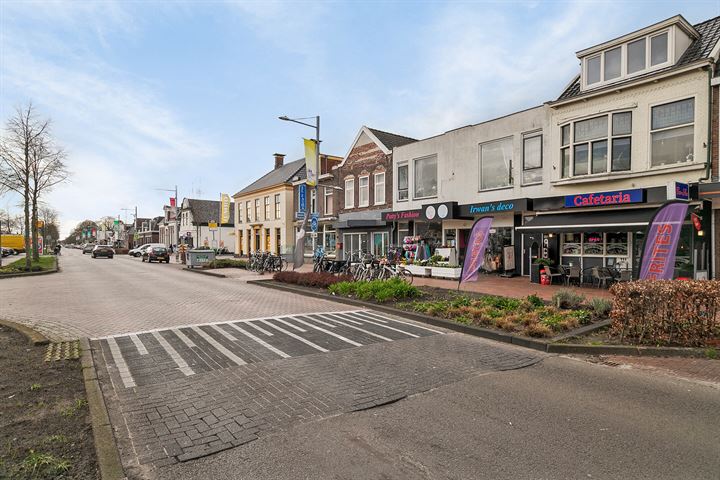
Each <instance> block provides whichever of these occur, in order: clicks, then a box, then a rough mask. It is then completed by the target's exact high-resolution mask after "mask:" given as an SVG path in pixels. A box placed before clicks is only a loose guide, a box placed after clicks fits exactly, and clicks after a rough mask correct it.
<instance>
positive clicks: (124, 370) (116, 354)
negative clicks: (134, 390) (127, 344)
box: [107, 338, 135, 388]
mask: <svg viewBox="0 0 720 480" xmlns="http://www.w3.org/2000/svg"><path fill="white" fill-rule="evenodd" d="M107 342H108V345H109V346H110V353H111V354H112V357H113V360H114V361H115V366H116V367H117V369H118V372H119V373H120V379H121V380H122V382H123V385H125V388H130V387H134V386H135V380H133V377H132V374H131V373H130V369H128V366H127V363H125V359H124V358H123V356H122V353H121V352H120V347H118V344H117V342H116V341H115V339H114V338H108V340H107Z"/></svg>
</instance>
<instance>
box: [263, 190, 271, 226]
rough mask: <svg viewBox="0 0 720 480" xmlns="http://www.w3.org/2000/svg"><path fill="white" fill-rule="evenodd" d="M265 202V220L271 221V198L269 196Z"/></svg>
mask: <svg viewBox="0 0 720 480" xmlns="http://www.w3.org/2000/svg"><path fill="white" fill-rule="evenodd" d="M264 201H265V220H270V196H269V195H268V196H267V197H265V199H264Z"/></svg>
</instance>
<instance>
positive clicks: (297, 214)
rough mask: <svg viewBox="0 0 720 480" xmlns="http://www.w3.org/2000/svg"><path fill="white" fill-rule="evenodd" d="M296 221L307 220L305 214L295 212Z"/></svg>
mask: <svg viewBox="0 0 720 480" xmlns="http://www.w3.org/2000/svg"><path fill="white" fill-rule="evenodd" d="M295 220H305V212H295Z"/></svg>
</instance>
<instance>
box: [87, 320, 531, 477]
mask: <svg viewBox="0 0 720 480" xmlns="http://www.w3.org/2000/svg"><path fill="white" fill-rule="evenodd" d="M333 318H344V321H342V323H345V324H346V325H352V326H356V327H358V328H361V329H363V330H366V331H367V332H370V333H373V334H376V335H378V336H382V337H384V338H382V339H381V338H378V337H376V336H373V335H369V334H368V333H365V332H362V331H360V330H353V329H350V328H347V326H345V325H342V324H341V323H335V325H336V327H335V328H331V327H328V326H323V325H322V324H321V323H319V322H320V321H322V322H324V323H327V324H328V325H330V324H332V319H333ZM350 319H352V320H354V322H356V323H351V322H349V320H350ZM280 320H282V321H284V322H286V323H282V322H281V321H280ZM300 320H303V321H304V322H306V323H307V324H311V325H316V326H318V327H322V328H323V329H324V330H326V331H325V332H323V331H320V330H318V329H316V328H311V327H308V326H307V325H306V324H304V323H301V322H300ZM382 321H384V322H387V323H383V322H382ZM400 322H402V323H400ZM232 325H235V326H240V327H241V328H242V329H243V330H245V331H247V332H250V331H251V329H253V328H254V327H253V325H254V326H255V327H259V328H262V329H263V330H265V331H266V332H268V333H272V336H268V335H267V334H266V333H263V332H262V331H261V330H258V329H255V330H254V332H253V335H254V336H257V338H258V339H262V340H263V341H265V342H267V344H268V345H269V346H272V347H274V348H276V349H278V350H280V351H282V352H284V353H286V354H287V355H288V357H283V356H281V355H279V354H277V352H273V351H272V350H271V349H269V348H267V347H266V346H264V345H262V344H260V343H258V342H255V341H253V340H252V338H249V337H248V338H243V333H242V332H239V331H237V330H234V329H233V328H232ZM276 326H277V327H279V328H282V329H283V330H285V331H286V332H292V333H293V334H294V335H297V337H298V338H294V337H292V336H290V335H287V334H285V333H282V332H281V331H279V330H277V329H275V328H274V327H276ZM292 326H294V327H298V328H302V329H303V330H304V331H303V332H301V331H300V330H297V329H295V328H292ZM383 327H391V328H393V329H395V330H392V329H389V328H383ZM198 328H200V329H201V330H203V331H204V332H205V334H206V335H208V336H209V337H211V338H213V339H214V340H215V342H217V343H218V344H220V345H222V346H224V347H225V349H227V350H228V352H229V353H232V354H234V355H235V356H236V357H238V358H240V359H242V360H243V361H244V362H245V363H244V364H242V365H238V364H237V363H235V362H234V361H233V360H232V359H231V358H229V357H228V356H227V354H226V353H223V352H222V351H221V350H219V349H218V348H217V346H215V345H212V344H211V343H205V342H204V339H203V337H202V336H201V335H198V334H197V332H196V331H194V330H193V329H192V328H189V327H183V328H179V329H177V330H164V331H159V332H149V333H141V334H138V335H137V339H138V340H139V342H141V345H142V346H143V348H144V349H145V350H146V351H147V353H146V354H143V353H142V352H141V349H140V348H138V347H139V344H138V343H136V342H135V341H134V339H133V337H132V336H122V337H111V338H105V339H99V340H94V341H93V342H92V345H93V350H94V352H93V354H94V357H95V360H96V363H97V364H98V375H99V379H100V383H101V386H102V389H103V393H104V395H105V397H106V403H107V404H108V406H109V410H110V416H111V421H112V424H113V426H114V428H115V431H116V437H117V438H118V443H119V446H120V449H121V456H122V459H123V464H124V466H125V468H126V471H127V473H128V475H129V477H130V478H153V477H154V476H155V475H156V474H157V469H158V468H162V467H163V466H167V465H170V464H176V463H178V462H184V461H188V460H193V459H196V458H199V457H203V456H206V455H210V454H213V453H216V452H219V451H222V450H226V449H229V448H232V447H235V446H239V445H242V444H245V443H247V442H250V441H253V440H255V439H257V438H259V437H261V436H265V435H268V434H270V433H275V432H278V431H283V430H285V429H287V428H289V427H291V426H293V425H296V424H299V423H304V422H310V421H315V420H319V419H322V418H326V417H329V416H333V415H338V414H342V413H349V412H354V411H360V410H366V409H368V408H373V407H376V406H379V405H384V404H388V403H391V402H395V401H398V400H401V399H403V398H405V397H407V396H409V395H414V394H417V393H421V392H425V391H428V390H431V389H433V388H437V387H440V386H443V385H447V384H450V383H453V382H456V381H459V380H463V379H465V378H469V377H470V376H473V375H478V374H482V373H487V372H494V371H503V370H511V369H517V368H522V367H525V366H529V365H532V364H534V363H536V362H538V361H539V360H540V359H542V358H543V357H544V355H543V354H541V353H539V352H534V351H530V350H526V349H520V348H517V347H514V346H511V345H504V344H497V343H495V342H489V341H487V340H483V339H479V338H474V337H468V336H464V335H461V334H457V333H447V332H442V333H444V334H437V333H438V332H437V331H435V332H433V331H430V330H426V328H427V327H425V326H423V325H417V324H414V323H413V322H411V321H408V320H405V319H399V318H393V317H390V316H387V315H385V314H379V313H377V312H370V311H360V312H354V313H344V314H333V315H295V316H287V317H277V318H274V319H268V320H267V321H266V322H263V321H260V320H250V321H238V322H229V323H223V324H218V325H211V326H209V325H204V326H201V327H198ZM216 329H217V330H219V329H223V330H224V331H225V333H227V334H229V335H231V336H232V337H233V338H235V340H230V339H229V338H227V336H225V335H224V334H222V333H220V332H218V331H217V330H216ZM176 331H180V332H182V334H184V335H185V336H186V337H187V340H188V341H190V342H192V344H193V345H195V346H194V347H193V346H188V345H187V343H185V341H184V340H182V339H181V338H179V337H177V336H176ZM403 332H404V333H403ZM330 333H334V334H336V335H338V336H341V337H344V338H346V340H349V341H352V342H355V343H358V344H360V345H361V346H356V345H353V344H352V343H348V342H346V341H343V340H340V338H338V337H337V336H333V335H330ZM408 333H410V334H412V335H408ZM155 334H158V335H160V336H161V337H162V338H164V339H165V340H166V341H167V343H168V344H169V346H170V347H172V349H174V350H175V352H177V354H178V358H180V359H182V360H183V361H184V363H185V364H186V365H187V367H189V368H190V369H192V371H193V373H192V374H186V373H183V372H182V371H181V369H180V366H179V365H178V364H177V363H176V359H175V358H173V356H172V354H171V353H169V352H168V351H167V350H165V348H164V347H163V346H162V345H161V343H160V342H158V341H157V337H156V336H155ZM300 339H303V340H308V341H309V342H310V343H313V344H315V345H316V346H318V347H321V348H323V349H324V350H327V351H326V352H322V351H319V350H317V349H315V348H313V347H310V346H309V345H308V344H307V343H305V342H303V341H301V340H300ZM113 341H114V342H116V343H117V345H118V349H119V350H120V352H121V354H122V358H123V359H124V361H125V363H126V364H127V368H125V369H122V370H121V365H118V364H117V357H116V356H115V354H114V353H113V352H112V348H111V345H112V342H113ZM223 357H224V358H223ZM144 358H147V360H145V359H144ZM152 358H156V359H157V361H152V360H150V359H152ZM213 362H214V363H213ZM153 363H156V365H153ZM126 372H129V374H128V373H126ZM131 379H132V381H133V382H136V384H135V385H132V383H131V382H130V380H131Z"/></svg>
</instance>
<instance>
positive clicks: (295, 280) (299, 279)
mask: <svg viewBox="0 0 720 480" xmlns="http://www.w3.org/2000/svg"><path fill="white" fill-rule="evenodd" d="M351 279H352V277H351V276H350V275H333V274H332V273H328V272H277V273H276V274H275V275H273V280H275V281H276V282H282V283H291V284H295V285H300V286H302V287H317V288H328V287H329V286H331V285H334V284H336V283H340V282H345V281H347V280H351Z"/></svg>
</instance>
